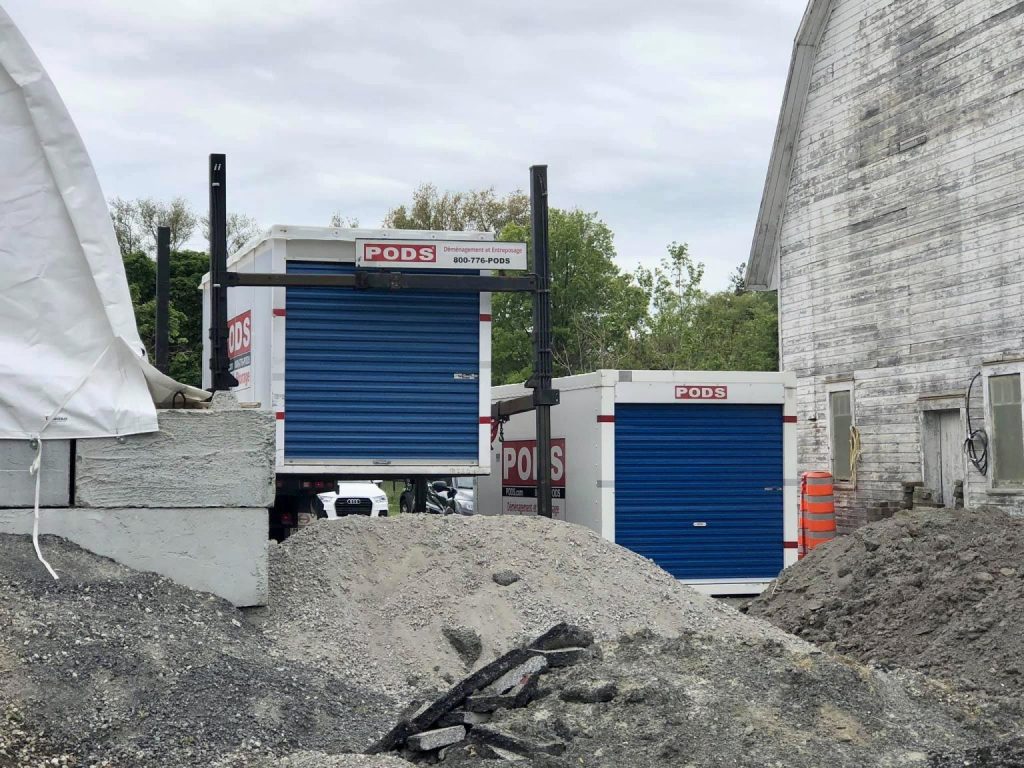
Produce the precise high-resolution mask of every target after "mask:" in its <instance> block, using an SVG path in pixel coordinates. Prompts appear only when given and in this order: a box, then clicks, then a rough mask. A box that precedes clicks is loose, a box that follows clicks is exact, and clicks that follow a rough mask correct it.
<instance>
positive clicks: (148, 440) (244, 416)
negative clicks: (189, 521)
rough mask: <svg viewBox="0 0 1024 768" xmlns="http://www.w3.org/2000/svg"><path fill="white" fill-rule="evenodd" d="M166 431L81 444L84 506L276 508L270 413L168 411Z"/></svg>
mask: <svg viewBox="0 0 1024 768" xmlns="http://www.w3.org/2000/svg"><path fill="white" fill-rule="evenodd" d="M159 421H160V431H159V432H153V433H150V434H145V435H130V436H126V437H120V438H104V439H100V440H79V441H78V446H77V458H76V462H75V504H76V505H77V506H81V507H107V508H111V507H269V506H271V505H272V504H273V502H274V416H273V414H272V413H271V412H269V411H261V410H255V409H238V408H236V409H234V410H220V409H211V410H168V411H160V412H159Z"/></svg>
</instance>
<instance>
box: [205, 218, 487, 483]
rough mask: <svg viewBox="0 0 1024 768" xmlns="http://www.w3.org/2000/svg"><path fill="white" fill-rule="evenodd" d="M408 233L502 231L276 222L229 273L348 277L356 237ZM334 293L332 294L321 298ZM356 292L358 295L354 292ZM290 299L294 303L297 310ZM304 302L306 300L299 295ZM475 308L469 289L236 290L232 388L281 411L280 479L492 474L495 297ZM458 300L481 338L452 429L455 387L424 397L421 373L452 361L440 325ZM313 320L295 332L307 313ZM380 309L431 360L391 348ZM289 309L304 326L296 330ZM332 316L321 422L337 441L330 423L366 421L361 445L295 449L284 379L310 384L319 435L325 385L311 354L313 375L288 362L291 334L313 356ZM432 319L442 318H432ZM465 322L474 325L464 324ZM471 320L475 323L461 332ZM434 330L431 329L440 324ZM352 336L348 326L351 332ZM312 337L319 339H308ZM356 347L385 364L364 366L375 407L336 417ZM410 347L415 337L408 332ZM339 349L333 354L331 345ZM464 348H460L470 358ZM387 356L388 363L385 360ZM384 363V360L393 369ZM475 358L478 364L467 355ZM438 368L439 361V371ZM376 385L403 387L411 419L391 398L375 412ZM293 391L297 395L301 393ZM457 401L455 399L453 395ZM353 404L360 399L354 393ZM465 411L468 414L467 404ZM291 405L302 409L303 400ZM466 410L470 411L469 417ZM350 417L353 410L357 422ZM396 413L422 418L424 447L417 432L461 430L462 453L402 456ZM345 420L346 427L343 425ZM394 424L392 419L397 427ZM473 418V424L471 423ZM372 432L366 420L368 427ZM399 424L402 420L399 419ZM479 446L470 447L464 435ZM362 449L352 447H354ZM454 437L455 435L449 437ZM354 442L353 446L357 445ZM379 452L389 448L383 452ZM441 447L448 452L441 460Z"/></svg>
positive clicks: (312, 424) (310, 422)
mask: <svg viewBox="0 0 1024 768" xmlns="http://www.w3.org/2000/svg"><path fill="white" fill-rule="evenodd" d="M366 238H372V239H387V238H393V239H405V238H416V239H423V240H491V239H493V235H491V234H489V233H478V232H425V231H415V230H413V231H410V230H379V229H347V228H333V227H323V228H321V227H292V226H275V227H273V228H271V229H270V231H269V232H268V233H267V234H266V235H264V236H263V237H261V238H259V239H257V240H255V241H253V242H252V243H250V244H248V245H246V246H245V247H244V248H243V249H242V250H241V251H239V252H238V253H237V254H235V255H234V256H233V257H232V258H231V259H229V261H228V269H229V270H232V271H236V272H242V273H254V272H258V273H276V274H284V273H288V272H291V273H296V272H305V273H310V272H318V273H323V272H325V271H326V272H345V271H349V270H351V269H352V268H353V266H354V263H355V241H356V239H366ZM202 290H203V327H204V334H203V366H204V367H203V385H204V386H209V371H208V370H207V361H208V359H209V334H208V332H207V331H206V330H205V329H208V328H209V322H210V310H209V276H206V277H204V278H203V282H202ZM315 292H326V293H315ZM357 294H358V295H357ZM321 295H322V296H325V297H330V300H328V301H318V297H319V296H321ZM289 296H291V297H292V301H293V302H294V303H296V305H295V306H294V307H293V308H292V309H291V310H290V309H289V307H288V300H289ZM300 299H301V301H300ZM332 301H337V303H338V312H337V317H335V316H334V313H333V307H332V304H331V302H332ZM471 302H472V304H473V306H472V307H468V310H469V314H467V298H466V297H465V296H462V295H461V294H446V295H442V294H434V295H429V296H428V295H426V294H423V295H420V294H419V293H418V292H408V291H394V292H382V291H372V292H371V291H365V292H356V291H354V290H353V289H335V288H315V289H314V288H276V287H275V288H266V287H233V288H230V289H229V290H228V318H229V328H228V336H229V344H228V348H229V358H230V360H231V362H232V365H233V370H232V373H233V374H234V375H235V376H236V378H238V380H239V386H238V387H237V388H236V389H235V390H234V391H235V392H236V394H237V396H238V398H239V400H242V401H250V402H258V403H259V404H260V407H262V408H265V409H271V410H273V411H274V412H275V414H276V415H277V425H278V426H277V461H276V464H277V471H278V473H283V474H296V475H310V474H323V475H349V476H363V477H368V476H373V477H382V476H396V477H408V476H412V475H417V474H426V475H439V476H452V475H456V476H458V475H476V474H483V473H487V472H488V471H489V463H490V451H489V449H488V441H489V439H490V426H489V425H490V360H491V315H490V312H491V310H490V305H491V299H490V294H488V293H481V294H480V295H479V299H477V298H476V296H474V297H473V298H472V300H471ZM454 304H458V305H459V319H458V321H457V322H459V323H460V326H459V328H458V330H459V333H460V335H461V337H463V340H465V338H464V337H465V336H466V334H467V332H471V333H473V334H475V338H473V339H472V341H474V342H475V344H471V345H463V346H464V347H465V348H466V349H471V350H473V351H474V352H475V353H476V354H475V355H474V357H476V359H475V360H474V361H473V365H472V369H471V370H469V371H461V370H460V371H459V372H458V375H457V376H456V377H455V381H453V383H452V386H453V387H459V388H461V392H462V394H461V395H459V397H458V398H456V399H458V401H459V403H460V405H459V416H458V419H459V423H458V424H453V422H452V420H451V419H450V418H449V417H447V416H446V414H445V413H444V412H443V411H441V410H439V408H441V407H442V406H443V405H444V401H445V398H446V396H447V395H448V393H447V392H443V393H435V394H434V395H433V396H429V393H427V395H424V394H423V393H417V392H416V387H417V381H416V374H417V372H418V371H420V370H427V369H428V368H430V364H429V363H430V357H431V356H432V355H433V356H436V360H437V361H443V360H445V359H446V347H448V346H449V345H450V344H451V340H450V338H449V336H450V334H446V333H442V332H440V331H438V330H437V329H438V328H439V327H440V325H441V324H444V323H448V324H449V325H450V323H451V322H452V320H451V315H452V311H451V309H452V307H453V306H454ZM300 312H301V322H302V325H303V327H304V331H303V332H302V333H298V328H299V326H298V325H296V323H298V322H299V320H298V318H299V313H300ZM374 313H377V314H376V317H377V318H379V319H380V326H381V328H382V329H383V328H384V327H385V326H388V325H389V324H390V326H391V327H392V328H393V327H394V324H395V321H396V318H399V319H400V318H403V317H404V318H407V319H408V323H407V326H408V328H409V329H410V333H411V334H412V335H414V336H415V343H416V344H419V342H420V340H422V350H423V353H425V354H426V356H427V361H426V362H424V360H423V359H420V360H418V361H417V360H403V359H402V356H401V355H400V354H397V353H396V354H394V355H388V350H389V349H391V348H392V346H393V344H394V340H393V339H389V337H388V333H387V331H386V330H381V329H375V327H374V325H375V324H374V323H373V322H372V320H373V317H374ZM289 314H291V316H292V319H293V325H295V328H293V329H291V331H289V327H288V322H289ZM316 322H323V323H324V333H323V336H322V342H319V343H322V345H323V346H322V348H323V350H324V366H323V392H324V398H325V399H324V404H323V409H324V410H323V413H324V429H325V430H327V431H326V433H325V435H326V437H327V438H331V437H332V436H333V434H332V432H331V430H332V429H334V428H333V427H331V426H330V425H331V419H335V422H334V423H335V424H339V423H341V424H344V422H345V420H346V419H348V420H349V422H350V423H349V425H348V426H347V427H344V426H342V427H339V428H338V432H339V434H341V433H343V432H344V430H345V429H348V430H349V432H348V434H355V433H354V432H352V430H353V429H355V427H354V426H353V425H355V424H356V422H358V423H359V425H361V431H359V436H360V437H361V438H362V440H356V439H353V440H351V441H349V442H348V444H346V440H345V439H344V438H343V437H342V438H339V439H335V440H333V445H332V440H331V439H327V440H319V441H317V440H313V441H310V440H306V441H305V443H304V445H303V449H302V450H297V449H296V448H295V446H296V445H297V444H298V443H297V442H296V439H295V435H296V434H298V432H297V431H296V430H294V429H293V430H292V434H291V435H289V436H288V437H287V440H288V445H290V446H291V449H289V447H288V445H286V425H287V419H288V413H289V409H288V392H287V388H286V383H287V382H289V381H291V382H292V383H293V387H298V386H301V387H302V419H303V430H304V431H306V433H307V434H308V432H309V430H315V429H316V428H317V425H316V415H317V413H318V408H319V404H318V403H317V402H316V397H317V392H318V389H319V388H318V384H317V376H316V371H315V370H313V371H311V370H310V367H309V363H308V361H309V358H308V356H305V355H304V358H305V360H304V362H303V367H304V371H303V372H302V374H301V375H298V374H297V372H296V371H295V370H289V369H288V361H289V360H292V366H293V368H294V367H295V360H296V359H297V357H296V354H295V352H296V350H295V349H293V350H292V354H291V355H289V351H288V349H287V346H288V343H289V339H291V340H292V341H291V343H292V344H293V346H294V345H297V344H300V343H301V344H304V345H307V347H306V348H305V349H306V350H311V351H315V347H311V346H308V345H311V344H313V345H315V344H316V343H318V342H317V341H316V340H315V337H316V336H317V335H318V332H317V331H316V329H315V328H314V329H313V332H312V333H311V332H310V323H316ZM432 323H433V325H432ZM467 323H468V325H467ZM463 325H466V327H465V328H464V327H462V326H463ZM432 329H434V330H432ZM350 331H351V332H350ZM311 339H313V341H311ZM350 342H365V344H364V347H365V348H366V349H369V350H370V351H371V353H372V354H371V357H372V358H373V359H374V360H379V361H380V364H379V365H378V364H377V363H372V364H371V366H375V367H368V365H367V364H366V362H365V361H364V363H363V365H362V371H361V374H360V375H362V376H363V377H364V380H365V381H366V382H367V389H368V391H367V393H366V402H364V403H362V404H361V405H360V407H359V411H360V412H359V413H358V414H357V413H355V412H352V413H338V412H337V406H336V405H332V402H331V398H332V397H334V398H335V400H336V398H337V393H336V392H335V393H334V394H333V395H332V393H331V387H332V382H333V381H335V380H336V377H337V375H338V368H337V366H339V365H342V366H344V364H345V359H346V355H345V354H343V353H340V352H338V350H340V349H341V348H343V347H344V346H345V345H346V344H349V343H350ZM406 342H407V343H408V342H409V339H406ZM331 350H335V351H334V352H332V351H331ZM465 351H466V350H465V349H464V350H462V352H463V357H465ZM388 358H390V359H388ZM385 361H386V364H385ZM464 362H465V363H468V362H469V361H464ZM434 367H436V366H434ZM373 386H378V387H379V388H380V390H381V391H384V390H389V389H390V391H401V392H402V393H403V395H402V397H403V398H404V402H403V404H402V407H403V408H404V409H405V410H403V415H402V416H401V417H396V414H395V410H394V408H393V407H389V406H385V405H382V406H381V408H380V409H379V410H377V411H375V410H374V395H373V389H372V387H373ZM467 386H468V387H472V388H475V389H476V392H475V393H474V394H473V398H474V400H475V402H471V403H468V405H467V402H466V387H467ZM294 394H295V393H294V392H293V395H294ZM449 400H451V398H449ZM347 402H351V398H349V399H348V400H347ZM467 407H468V409H469V411H467ZM293 410H294V411H295V412H296V413H297V412H298V410H299V408H298V401H297V400H296V402H295V404H294V407H293ZM464 411H465V412H464ZM348 417H351V418H350V419H349V418H348ZM375 418H379V423H380V425H382V426H383V425H387V426H388V429H387V431H383V430H382V429H376V430H375V428H374V426H373V424H374V420H375ZM396 418H399V422H400V420H401V419H402V418H408V419H410V422H409V423H410V424H413V421H412V420H414V421H415V428H410V429H409V430H408V431H409V432H410V433H412V436H411V437H410V438H409V440H408V441H406V442H408V444H409V445H410V446H411V445H412V444H413V443H414V442H415V441H416V439H419V441H420V444H421V446H422V445H423V443H424V442H425V441H424V440H423V435H420V436H419V438H415V434H418V433H420V432H422V433H424V434H426V431H428V430H432V429H436V434H437V436H438V439H437V441H436V442H437V444H438V445H440V444H442V443H444V441H445V438H446V435H449V433H450V431H451V430H453V429H457V430H458V432H459V434H460V435H461V436H462V437H461V438H460V440H461V442H460V443H459V445H458V446H457V450H453V451H451V452H450V454H449V455H448V456H447V457H446V456H444V455H443V454H444V451H443V450H441V449H440V448H438V449H437V451H433V452H432V451H431V450H423V449H421V450H419V451H416V450H412V448H410V450H409V451H408V453H409V455H408V456H403V455H401V454H402V450H401V445H402V444H403V438H402V435H401V434H396V431H395V429H394V427H395V425H394V424H391V423H390V422H394V421H395V419H396ZM338 419H341V422H339V421H338ZM389 420H390V422H389ZM462 422H466V423H462ZM363 427H365V428H364V429H363ZM398 427H399V428H400V427H401V424H400V423H399V424H398ZM375 433H376V434H378V435H380V438H381V439H380V441H379V443H380V449H379V450H377V449H376V448H375V445H374V442H375V441H374V440H373V439H370V440H366V439H365V438H366V436H367V435H369V436H371V438H372V437H373V435H374V434H375ZM467 440H469V441H472V445H471V446H469V449H467V444H466V441H467ZM358 442H361V443H362V444H363V445H362V447H361V448H359V449H355V448H353V446H354V444H355V443H358ZM449 442H451V441H450V440H449ZM349 448H352V450H349ZM376 453H381V454H386V455H376ZM432 453H436V454H437V456H440V458H437V457H432Z"/></svg>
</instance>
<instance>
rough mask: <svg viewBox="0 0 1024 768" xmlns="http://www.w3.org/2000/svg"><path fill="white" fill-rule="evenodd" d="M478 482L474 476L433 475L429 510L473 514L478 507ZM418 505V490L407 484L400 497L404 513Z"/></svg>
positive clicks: (399, 502)
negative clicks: (476, 482) (476, 489)
mask: <svg viewBox="0 0 1024 768" xmlns="http://www.w3.org/2000/svg"><path fill="white" fill-rule="evenodd" d="M475 488H476V484H475V481H474V479H473V478H472V477H432V478H430V480H428V481H427V512H429V513H430V514H434V515H452V514H459V515H472V514H474V513H475V509H476V503H475V502H476V498H475V497H476V491H475ZM415 506H416V490H415V488H414V486H413V485H412V484H409V485H407V486H406V488H405V490H404V491H402V495H401V496H400V497H399V499H398V508H399V510H400V511H401V512H402V513H403V514H407V513H409V512H412V511H413V510H414V508H415Z"/></svg>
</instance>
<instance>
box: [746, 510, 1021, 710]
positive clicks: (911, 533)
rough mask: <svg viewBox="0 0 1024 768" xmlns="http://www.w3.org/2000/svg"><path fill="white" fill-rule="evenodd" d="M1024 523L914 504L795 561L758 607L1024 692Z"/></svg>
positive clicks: (974, 680)
mask: <svg viewBox="0 0 1024 768" xmlns="http://www.w3.org/2000/svg"><path fill="white" fill-rule="evenodd" d="M1022 556H1024V521H1022V520H1019V519H1013V518H1010V517H1008V516H1007V515H1006V514H1004V513H1002V512H998V511H964V510H927V511H920V512H912V513H904V514H900V515H897V516H896V517H894V518H891V519H889V520H885V521H882V522H879V523H874V524H872V525H869V526H866V527H864V528H861V529H860V530H858V531H857V532H855V533H853V534H851V535H849V536H843V537H841V538H839V539H836V540H835V541H834V542H832V543H830V544H828V545H827V546H824V547H821V548H819V549H817V550H816V551H814V552H813V553H812V554H811V555H809V556H808V557H806V558H805V559H804V560H802V561H801V562H800V563H799V564H798V565H796V566H794V567H792V568H788V569H787V570H786V571H785V572H784V573H783V574H782V576H781V577H780V578H779V580H778V582H777V584H776V585H774V586H772V587H769V588H768V589H767V590H766V591H765V593H764V594H763V595H762V596H761V597H760V598H759V599H757V600H755V601H754V602H753V603H751V605H750V606H749V608H748V612H749V614H750V615H751V616H759V617H763V618H766V619H768V620H769V621H771V622H772V623H774V624H776V625H777V626H779V627H781V628H783V629H785V630H787V631H788V632H793V633H794V634H797V635H799V636H800V637H803V638H804V639H806V640H810V641H811V642H813V643H816V644H818V645H821V646H823V647H826V648H829V649H834V650H836V651H838V652H840V653H844V654H847V655H849V656H852V657H854V658H856V659H859V660H861V661H871V662H875V663H878V664H880V665H884V666H890V667H892V666H898V667H906V668H910V669H915V670H920V671H921V672H924V673H927V674H929V675H932V676H935V677H940V678H946V679H949V680H952V681H954V682H955V683H956V684H957V685H958V686H959V687H961V688H967V689H970V688H975V687H978V688H981V689H983V690H984V691H986V692H987V693H989V694H992V695H996V696H1003V695H1005V696H1011V697H1016V698H1019V697H1021V695H1022V694H1024V634H1021V631H1020V622H1021V616H1024V558H1022Z"/></svg>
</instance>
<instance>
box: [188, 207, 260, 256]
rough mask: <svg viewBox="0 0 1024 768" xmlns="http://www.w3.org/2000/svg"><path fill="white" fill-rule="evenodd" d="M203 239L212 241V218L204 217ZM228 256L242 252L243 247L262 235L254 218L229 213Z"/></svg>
mask: <svg viewBox="0 0 1024 768" xmlns="http://www.w3.org/2000/svg"><path fill="white" fill-rule="evenodd" d="M202 224H203V238H204V239H205V240H206V241H207V242H209V241H210V217H209V216H203V218H202ZM226 224H227V233H228V256H231V255H232V254H234V253H235V252H237V251H240V250H242V246H243V245H245V244H246V243H248V242H249V241H250V240H252V239H253V238H255V237H256V236H257V235H259V234H260V225H259V222H258V221H256V219H254V218H253V217H252V216H246V215H245V214H244V213H229V214H228V216H227V221H226Z"/></svg>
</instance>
